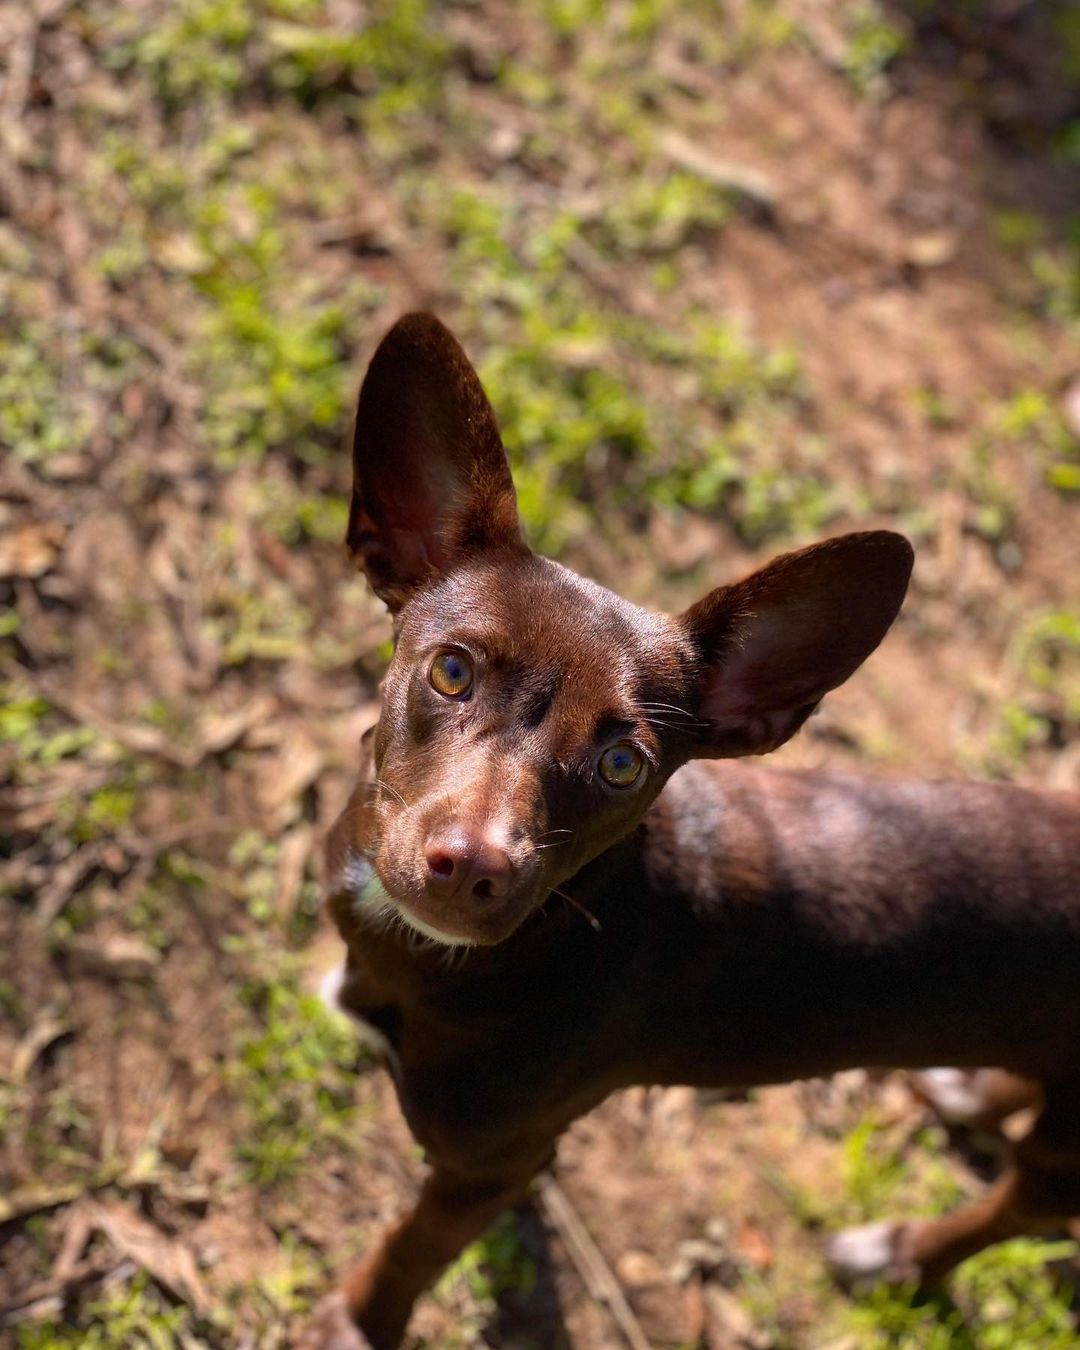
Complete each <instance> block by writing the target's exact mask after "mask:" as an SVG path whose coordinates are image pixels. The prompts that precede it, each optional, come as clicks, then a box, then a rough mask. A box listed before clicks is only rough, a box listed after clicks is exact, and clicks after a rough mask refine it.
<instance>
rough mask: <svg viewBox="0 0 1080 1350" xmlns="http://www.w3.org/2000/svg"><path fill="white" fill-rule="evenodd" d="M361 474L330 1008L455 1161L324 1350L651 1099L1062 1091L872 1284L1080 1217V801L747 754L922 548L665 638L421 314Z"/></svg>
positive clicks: (855, 646)
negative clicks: (340, 975)
mask: <svg viewBox="0 0 1080 1350" xmlns="http://www.w3.org/2000/svg"><path fill="white" fill-rule="evenodd" d="M354 464H355V483H356V486H355V489H354V495H353V510H352V517H351V520H350V526H349V541H350V546H351V548H352V550H353V552H354V554H355V556H356V557H357V560H358V562H359V564H360V565H361V566H362V567H363V568H364V570H365V571H366V572H367V575H368V577H369V579H370V580H371V583H372V585H373V586H374V588H375V589H376V591H377V592H378V593H379V594H380V595H381V596H382V597H383V598H384V599H385V600H386V601H387V603H388V605H389V606H390V608H391V610H392V612H393V613H394V619H395V635H396V650H395V655H394V658H393V661H392V662H391V666H390V669H389V671H388V674H387V678H386V682H385V686H384V692H383V705H382V713H381V716H380V720H379V723H378V725H377V727H376V728H375V729H374V733H373V735H371V736H370V737H369V738H368V740H367V764H366V766H365V768H364V771H363V773H362V775H361V778H360V780H359V782H358V784H357V787H356V789H355V791H354V793H353V795H352V797H351V799H350V801H349V804H348V806H347V807H346V809H345V811H344V813H343V814H342V816H341V819H340V820H339V821H338V823H337V825H336V827H335V829H334V831H333V834H332V836H331V839H330V841H329V850H328V860H329V873H330V877H331V894H330V909H331V912H332V914H333V916H334V918H335V920H336V922H337V925H338V927H339V929H340V931H341V934H342V936H343V938H344V939H345V943H346V946H347V952H348V955H347V965H346V971H345V978H344V984H343V988H342V992H341V1003H342V1006H343V1007H345V1008H346V1009H347V1010H348V1011H350V1012H352V1013H353V1014H355V1015H356V1016H357V1017H359V1018H361V1019H363V1020H365V1021H366V1022H367V1023H369V1024H370V1025H371V1026H372V1027H374V1028H375V1029H376V1030H377V1031H378V1032H379V1033H380V1034H381V1036H382V1037H383V1038H384V1043H385V1047H386V1054H387V1059H388V1062H389V1064H390V1065H391V1067H392V1069H393V1072H394V1075H395V1082H396V1086H397V1090H398V1094H399V1097H400V1101H401V1105H402V1109H403V1110H404V1112H405V1115H406V1117H407V1119H408V1121H409V1124H410V1126H411V1128H412V1129H413V1131H414V1133H415V1135H416V1138H417V1139H418V1140H419V1142H420V1143H421V1144H422V1145H423V1146H424V1148H425V1150H426V1154H427V1158H428V1161H429V1163H430V1165H431V1173H430V1176H429V1178H428V1180H427V1182H426V1183H425V1186H424V1188H423V1190H422V1193H421V1195H420V1198H419V1200H418V1203H417V1205H416V1207H415V1209H414V1210H413V1211H412V1212H411V1213H410V1214H409V1215H408V1216H407V1217H406V1218H405V1219H404V1220H403V1221H402V1222H401V1223H400V1224H399V1225H398V1226H397V1227H395V1228H394V1229H393V1230H392V1231H391V1232H390V1233H389V1234H387V1235H386V1237H385V1238H384V1240H383V1241H382V1243H381V1244H380V1245H379V1246H378V1247H377V1248H376V1249H375V1250H374V1251H373V1252H372V1253H371V1254H370V1256H369V1257H368V1258H367V1259H366V1260H365V1261H364V1262H363V1263H362V1264H361V1265H360V1266H359V1267H358V1268H357V1269H356V1270H355V1271H354V1272H353V1273H352V1275H351V1276H350V1277H349V1278H348V1280H347V1281H346V1284H345V1286H344V1289H343V1291H342V1292H341V1293H340V1294H338V1295H336V1296H334V1297H333V1298H331V1299H329V1300H328V1301H327V1302H326V1303H325V1304H324V1305H323V1307H322V1308H321V1309H320V1310H319V1312H318V1313H317V1314H316V1316H315V1318H314V1320H313V1321H312V1322H311V1324H310V1325H309V1327H308V1328H307V1330H306V1331H305V1333H304V1335H303V1337H302V1339H301V1344H302V1345H303V1346H304V1347H305V1348H306V1350H315V1348H316V1347H317V1348H318V1350H346V1347H355V1346H358V1345H363V1344H365V1342H366V1343H368V1344H370V1345H373V1346H375V1347H376V1350H388V1347H392V1346H395V1345H397V1344H398V1342H399V1340H400V1338H401V1336H402V1334H403V1333H404V1330H405V1326H406V1323H407V1321H408V1317H409V1314H410V1310H411V1308H412V1305H413V1302H414V1300H415V1299H416V1297H417V1296H418V1295H419V1294H420V1293H421V1292H422V1291H423V1290H424V1289H425V1288H426V1287H427V1286H428V1285H429V1284H430V1283H431V1282H432V1280H434V1279H435V1277H436V1276H437V1275H438V1273H439V1272H440V1271H441V1270H442V1268H443V1267H444V1266H445V1265H446V1264H447V1263H448V1262H449V1261H451V1260H452V1259H453V1258H454V1257H455V1256H456V1255H457V1254H458V1252H459V1251H460V1250H461V1249H462V1247H463V1246H464V1245H465V1244H466V1243H467V1242H469V1241H471V1240H472V1239H473V1238H475V1237H477V1236H478V1235H479V1234H480V1233H481V1232H482V1231H483V1230H484V1228H485V1227H486V1226H487V1225H488V1224H489V1223H490V1222H491V1221H492V1219H494V1218H495V1217H496V1216H497V1214H498V1213H499V1212H500V1211H501V1210H502V1209H503V1208H505V1207H506V1206H507V1205H509V1204H511V1203H513V1202H514V1201H515V1200H516V1199H517V1198H518V1197H519V1196H520V1195H521V1194H522V1193H523V1192H524V1191H525V1190H526V1188H527V1187H528V1185H529V1182H530V1180H531V1178H532V1177H533V1176H534V1175H535V1173H536V1171H537V1170H538V1169H539V1168H541V1167H543V1166H544V1165H545V1164H546V1163H547V1162H548V1161H549V1160H550V1159H551V1157H552V1156H553V1153H554V1150H555V1147H556V1142H557V1140H558V1137H559V1134H560V1133H561V1131H562V1130H564V1129H565V1128H566V1126H567V1125H568V1124H569V1123H570V1122H571V1121H572V1120H573V1119H574V1118H575V1117H577V1116H578V1115H580V1114H581V1113H582V1112H584V1111H587V1110H588V1109H590V1108H591V1107H592V1106H594V1105H596V1104H597V1103H598V1102H600V1101H601V1100H603V1098H604V1097H605V1096H606V1095H607V1094H608V1093H609V1092H611V1091H612V1090H613V1089H615V1088H619V1087H623V1086H627V1085H630V1084H633V1083H642V1082H644V1083H690V1084H700V1085H719V1084H723V1085H746V1086H749V1085H754V1084H763V1083H769V1082H777V1081H784V1080H788V1079H791V1078H796V1077H805V1076H810V1075H818V1074H824V1073H830V1072H832V1071H834V1070H838V1069H842V1068H845V1067H851V1066H855V1065H860V1064H862V1065H865V1064H873V1065H882V1066H885V1065H895V1066H904V1067H917V1066H922V1067H925V1066H928V1065H934V1064H939V1063H949V1064H958V1065H968V1066H979V1065H983V1064H993V1065H997V1066H1000V1067H1001V1069H1003V1070H1007V1071H1009V1072H1010V1073H1011V1075H1013V1077H1012V1078H1011V1079H1010V1080H1009V1081H1010V1082H1011V1083H1013V1084H1014V1085H1015V1084H1017V1083H1018V1081H1019V1080H1018V1078H1017V1076H1019V1079H1022V1082H1019V1088H1018V1090H1017V1091H1014V1092H1013V1097H1015V1099H1016V1100H1025V1101H1027V1100H1034V1099H1036V1097H1038V1099H1039V1100H1041V1102H1042V1103H1043V1106H1042V1113H1041V1115H1040V1116H1039V1118H1038V1120H1037V1123H1036V1126H1035V1128H1034V1130H1033V1131H1032V1133H1031V1135H1030V1136H1029V1137H1028V1138H1027V1139H1026V1140H1025V1141H1024V1143H1023V1144H1022V1145H1021V1146H1020V1147H1019V1148H1018V1149H1017V1150H1016V1153H1015V1157H1014V1160H1013V1163H1012V1164H1011V1166H1010V1168H1009V1170H1008V1171H1007V1172H1006V1173H1005V1175H1004V1177H1003V1178H1002V1180H1001V1181H1000V1182H999V1183H998V1185H997V1186H996V1187H995V1188H994V1189H993V1190H992V1191H991V1192H990V1193H989V1194H988V1196H987V1197H986V1198H985V1199H984V1200H982V1201H980V1202H979V1203H978V1204H976V1205H973V1206H969V1207H968V1208H966V1209H961V1210H958V1211H957V1212H956V1213H955V1214H951V1215H948V1216H946V1217H945V1218H944V1219H940V1220H931V1221H919V1222H914V1223H900V1224H894V1225H890V1226H889V1227H888V1229H887V1231H886V1232H885V1237H886V1239H887V1241H886V1243H885V1247H884V1249H883V1250H884V1255H883V1256H882V1258H881V1260H880V1261H879V1262H878V1267H879V1268H878V1269H875V1270H871V1271H869V1272H862V1273H870V1274H877V1275H881V1276H883V1277H885V1278H915V1279H920V1280H923V1281H927V1282H929V1281H933V1280H936V1279H939V1278H940V1277H941V1276H942V1275H944V1274H945V1273H946V1272H947V1271H948V1270H949V1269H950V1268H951V1267H952V1266H953V1265H954V1264H955V1263H956V1262H957V1261H958V1260H961V1259H963V1257H965V1256H966V1255H969V1254H971V1252H973V1251H976V1250H978V1249H979V1248H980V1247H982V1246H985V1245H986V1244H987V1243H988V1242H992V1241H997V1240H999V1239H1000V1238H1002V1237H1006V1236H1009V1235H1012V1234H1014V1233H1021V1232H1034V1231H1040V1230H1042V1229H1044V1228H1046V1227H1047V1226H1049V1225H1052V1224H1054V1223H1056V1222H1058V1221H1060V1220H1061V1219H1063V1218H1067V1217H1069V1216H1071V1215H1074V1214H1078V1213H1080V1109H1077V1107H1078V1106H1080V895H1078V893H1077V887H1076V882H1075V875H1076V870H1077V864H1078V862H1080V799H1078V798H1077V797H1076V796H1075V795H1070V794H1064V793H1057V794H1055V793H1049V792H1034V791H1028V790H1024V789H1020V788H1016V787H1008V786H992V785H988V784H979V783H948V782H945V783H943V782H923V781H918V780H884V779H875V778H872V777H863V776H856V775H840V774H831V773H793V772H785V771H778V770H771V769H769V768H767V767H764V766H760V765H757V764H746V763H741V762H732V760H731V757H732V756H739V755H747V754H760V753H763V752H765V751H767V750H770V749H772V748H774V747H775V746H776V745H779V744H781V743H782V742H783V741H785V740H787V739H788V737H790V736H791V735H793V734H794V733H795V732H796V731H797V729H798V728H799V726H801V725H802V723H803V722H804V721H805V719H806V717H807V716H808V715H809V714H810V713H811V712H812V711H813V709H814V708H815V707H816V705H817V704H818V702H819V701H820V699H821V698H822V697H823V696H824V695H825V694H826V693H827V692H828V691H829V690H830V689H832V688H835V687H836V686H837V685H838V684H840V683H842V682H843V681H844V680H845V679H847V678H848V676H850V675H851V674H852V672H853V671H854V670H855V669H856V668H857V667H858V665H859V664H861V662H862V661H863V660H865V659H866V657H867V656H869V655H870V653H871V652H872V651H873V650H874V648H875V647H876V646H877V644H878V643H879V642H880V640H881V639H882V637H883V636H884V634H885V633H886V631H887V629H888V627H889V625H890V624H891V623H892V621H893V619H894V617H895V615H896V613H897V610H898V609H899V606H900V603H901V600H902V598H903V595H904V591H905V589H906V586H907V581H908V576H909V573H910V568H911V550H910V548H909V546H908V545H907V543H906V542H905V541H904V540H903V539H901V538H900V537H899V536H897V535H894V534H890V533H887V532H883V531H878V532H873V533H869V534H855V535H847V536H844V537H842V538H840V539H835V540H830V541H827V542H826V543H824V544H820V545H816V546H813V547H811V548H809V549H803V550H800V551H799V552H797V553H793V554H788V555H786V556H785V557H784V558H781V559H778V560H776V561H775V562H773V563H771V564H769V565H768V566H767V567H765V568H763V569H761V570H760V571H759V572H757V573H755V574H754V575H753V576H751V577H749V578H747V579H745V580H744V581H742V582H737V583H735V584H734V585H732V586H727V587H721V588H720V589H719V590H717V591H714V592H713V593H712V594H711V595H709V596H707V597H706V598H705V599H704V600H702V601H701V602H700V603H699V604H697V605H695V606H694V607H693V608H692V609H691V610H689V611H688V612H687V614H685V615H683V616H681V617H678V618H667V617H663V616H656V615H652V614H648V613H646V612H645V611H643V610H641V609H638V608H637V607H635V606H633V605H630V604H628V603H627V602H625V601H623V600H621V599H619V598H618V597H617V596H615V595H613V594H612V593H611V592H608V591H606V590H604V589H603V588H601V587H598V586H595V585H593V584H592V583H591V582H587V581H584V580H583V579H581V578H579V577H576V576H575V575H574V574H573V573H570V572H568V571H566V570H565V569H563V568H561V567H559V566H558V565H557V564H554V563H551V562H548V561H547V560H545V559H542V558H538V557H536V556H535V555H534V554H532V553H531V552H529V551H528V549H527V548H526V547H525V545H524V543H523V541H522V537H521V533H520V528H519V526H518V524H517V516H516V509H515V507H514V497H513V486H512V483H511V481H510V475H509V470H508V468H507V466H506V460H505V456H504V455H503V452H502V449H501V445H500V444H499V440H498V433H497V430H496V428H495V421H494V416H493V414H492V413H491V409H490V406H489V405H488V403H487V400H486V398H485V397H484V395H483V391H482V389H481V388H480V384H479V381H478V380H477V379H476V376H475V374H474V373H473V371H472V368H471V366H469V363H468V361H467V359H466V357H465V355H464V353H463V352H462V351H461V348H460V347H459V346H458V345H457V343H456V342H455V341H454V339H453V338H452V337H451V336H450V334H449V333H448V332H447V331H446V329H445V328H443V327H442V325H441V324H439V323H438V321H437V320H435V319H434V318H432V317H431V316H428V315H411V316H409V317H407V318H406V319H403V320H402V321H401V322H400V323H399V324H397V325H396V326H395V328H394V329H393V330H391V332H390V334H389V335H388V336H387V337H386V339H384V342H383V344H382V346H381V347H380V348H379V351H378V352H377V353H376V356H375V358H374V360H373V361H372V365H371V369H370V371H369V373H368V376H367V379H366V380H365V384H364V388H363V391H362V393H361V397H360V405H359V410H358V415H357V426H356V443H355V453H354ZM440 661H449V665H448V666H447V671H448V675H446V676H440V673H439V671H437V670H436V669H435V663H437V662H440ZM440 669H441V668H440ZM440 678H441V679H443V682H444V683H445V679H446V678H452V679H453V680H454V681H455V682H456V683H455V684H454V685H453V688H454V689H455V690H456V689H457V684H458V683H460V682H461V681H467V684H466V685H465V686H464V692H462V693H460V694H458V693H456V692H455V693H454V694H453V695H451V696H447V695H446V694H444V693H441V692H440V691H439V688H438V681H439V679H440ZM612 756H613V758H612ZM708 761H716V762H708ZM635 766H636V768H635ZM635 771H636V772H637V777H636V778H635V779H634V780H633V782H632V783H630V784H629V785H626V784H624V783H622V782H621V781H614V782H613V781H611V779H609V777H607V776H606V775H609V774H610V775H612V777H613V778H615V779H618V776H619V775H623V776H626V775H627V774H630V773H633V772H635ZM424 934H426V935H427V936H424ZM447 944H457V945H456V946H455V945H449V946H448V945H447ZM1012 1099H1013V1098H1012V1097H1011V1098H1010V1100H1012ZM856 1246H857V1243H856ZM844 1250H845V1248H844V1246H843V1240H841V1242H840V1243H839V1244H838V1246H837V1248H836V1260H837V1264H838V1265H839V1266H841V1267H843V1266H844V1264H845V1260H846V1259H847V1258H845V1256H844ZM848 1264H850V1262H849V1263H848ZM849 1273H850V1272H849ZM854 1273H856V1274H857V1273H860V1272H859V1271H855V1272H854Z"/></svg>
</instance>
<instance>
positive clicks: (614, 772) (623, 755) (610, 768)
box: [597, 741, 645, 788]
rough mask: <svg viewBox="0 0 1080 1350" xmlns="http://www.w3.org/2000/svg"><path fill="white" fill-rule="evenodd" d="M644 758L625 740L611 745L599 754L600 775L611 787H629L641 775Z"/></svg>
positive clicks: (598, 766)
mask: <svg viewBox="0 0 1080 1350" xmlns="http://www.w3.org/2000/svg"><path fill="white" fill-rule="evenodd" d="M644 767H645V759H644V757H643V756H642V753H641V751H640V750H637V749H635V748H634V746H632V745H630V744H628V743H627V742H626V741H622V742H620V744H619V745H613V746H611V748H610V749H608V750H605V751H604V753H603V754H602V755H601V756H600V763H599V764H598V765H597V768H599V770H600V777H601V778H602V779H603V780H604V782H605V783H608V784H610V786H611V787H616V788H629V787H633V786H634V784H635V783H636V782H637V781H638V779H639V778H640V777H641V771H642V769H644Z"/></svg>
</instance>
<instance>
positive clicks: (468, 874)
mask: <svg viewBox="0 0 1080 1350" xmlns="http://www.w3.org/2000/svg"><path fill="white" fill-rule="evenodd" d="M424 857H425V859H426V861H427V888H428V891H429V893H430V894H433V895H436V894H441V895H444V896H451V895H473V896H475V897H476V898H477V899H478V900H495V899H501V898H502V897H503V896H504V895H506V894H507V893H508V892H509V890H510V880H511V877H512V875H513V870H514V868H513V864H512V863H511V861H510V859H509V858H508V857H507V855H506V853H505V852H504V851H503V850H502V849H501V848H500V847H499V846H498V844H495V843H492V841H491V840H490V839H485V838H484V836H483V835H481V834H479V833H477V832H475V831H473V830H470V829H467V828H465V827H463V826H461V825H452V826H450V827H449V828H448V829H444V830H439V831H437V832H436V833H435V834H433V835H432V836H431V837H430V838H429V839H428V841H427V843H426V845H425V846H424Z"/></svg>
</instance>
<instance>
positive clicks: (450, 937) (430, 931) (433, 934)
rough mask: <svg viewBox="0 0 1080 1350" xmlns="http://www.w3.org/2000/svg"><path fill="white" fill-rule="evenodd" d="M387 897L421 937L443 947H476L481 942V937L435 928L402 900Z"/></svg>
mask: <svg viewBox="0 0 1080 1350" xmlns="http://www.w3.org/2000/svg"><path fill="white" fill-rule="evenodd" d="M389 898H390V900H391V903H392V904H393V906H394V908H395V909H396V910H397V912H398V914H400V916H401V917H402V919H404V921H405V923H406V924H408V926H409V927H410V928H412V929H414V930H415V931H416V932H417V933H420V934H421V935H422V936H423V937H426V938H430V939H431V941H432V942H440V943H442V945H443V946H444V947H477V946H480V945H481V943H482V942H483V939H482V938H478V937H472V936H466V934H464V933H448V932H447V931H446V929H445V928H436V927H435V925H434V924H432V923H428V921H427V920H426V919H422V918H421V917H420V916H419V914H416V913H414V912H413V911H412V910H411V909H410V908H409V906H408V905H407V904H405V903H404V901H402V900H394V899H393V897H389Z"/></svg>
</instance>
